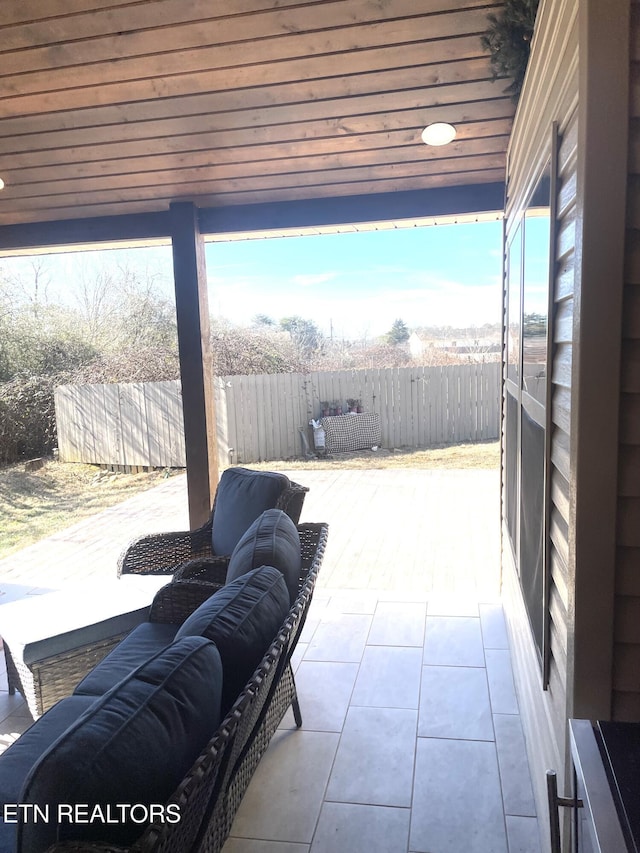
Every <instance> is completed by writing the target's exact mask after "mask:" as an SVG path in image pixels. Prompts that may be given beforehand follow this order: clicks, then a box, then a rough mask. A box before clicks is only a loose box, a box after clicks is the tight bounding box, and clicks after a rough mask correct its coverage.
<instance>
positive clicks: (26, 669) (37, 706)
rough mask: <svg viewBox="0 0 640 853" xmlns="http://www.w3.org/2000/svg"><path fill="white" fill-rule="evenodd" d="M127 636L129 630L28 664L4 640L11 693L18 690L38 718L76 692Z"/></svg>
mask: <svg viewBox="0 0 640 853" xmlns="http://www.w3.org/2000/svg"><path fill="white" fill-rule="evenodd" d="M125 636H126V633H124V634H123V633H119V634H115V635H114V636H112V637H107V638H105V639H101V640H97V641H95V642H92V643H89V644H87V645H84V646H78V647H77V648H75V649H70V650H69V651H66V652H61V653H60V654H57V655H52V656H51V657H49V658H44V659H42V660H37V661H34V662H33V663H29V664H27V663H24V661H23V660H22V658H21V657H20V656H19V655H16V656H15V657H14V655H13V654H12V652H11V648H10V647H9V646H8V645H7V643H6V642H4V643H3V645H4V659H5V663H6V666H7V681H8V685H9V693H15V691H16V690H18V691H19V692H20V693H21V694H22V695H23V696H24V698H25V701H26V703H27V706H28V707H29V711H30V712H31V716H32V717H33V718H34V720H36V719H37V718H38V717H40V716H41V715H42V714H44V712H45V711H46V710H48V709H49V708H50V707H51V706H52V705H55V703H56V702H57V701H58V700H59V699H64V698H65V696H69V695H70V694H71V693H73V689H74V687H75V686H76V684H79V683H80V681H82V679H83V678H84V677H85V675H87V674H88V673H89V672H91V670H92V669H93V668H94V666H97V664H99V663H100V661H101V660H102V658H104V657H106V656H107V655H108V654H109V652H110V651H111V650H112V649H114V648H115V647H116V646H117V645H118V643H119V642H120V640H122V639H123V638H124V637H125Z"/></svg>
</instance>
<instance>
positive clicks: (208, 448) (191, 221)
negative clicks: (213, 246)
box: [170, 202, 218, 528]
mask: <svg viewBox="0 0 640 853" xmlns="http://www.w3.org/2000/svg"><path fill="white" fill-rule="evenodd" d="M170 220H171V242H172V247H173V274H174V279H175V289H176V315H177V319H178V349H179V353H180V375H181V378H182V406H183V413H184V438H185V452H186V460H187V492H188V497H189V521H190V524H191V527H192V528H196V527H199V526H200V525H202V524H204V522H205V521H206V520H207V518H208V517H209V514H210V512H211V504H212V498H213V494H214V493H215V488H216V485H217V482H218V460H217V442H216V427H215V408H214V400H213V375H212V363H211V344H210V341H211V336H210V334H209V307H208V299H207V276H206V269H205V257H204V242H203V240H202V236H201V235H200V233H199V230H198V219H197V211H196V207H195V205H193V204H192V203H191V202H176V203H173V204H171V206H170Z"/></svg>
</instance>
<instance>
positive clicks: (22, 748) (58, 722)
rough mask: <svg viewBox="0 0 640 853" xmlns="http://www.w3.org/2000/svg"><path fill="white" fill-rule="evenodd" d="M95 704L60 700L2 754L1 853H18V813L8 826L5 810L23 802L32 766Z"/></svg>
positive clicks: (78, 698) (80, 699)
mask: <svg viewBox="0 0 640 853" xmlns="http://www.w3.org/2000/svg"><path fill="white" fill-rule="evenodd" d="M94 702H95V697H94V696H69V697H68V698H67V699H61V700H60V702H56V704H55V705H54V706H53V707H52V708H49V710H48V711H47V712H46V713H44V714H43V715H42V716H41V717H40V719H39V720H38V721H37V723H34V725H32V726H31V727H30V728H28V729H27V730H26V732H24V734H22V735H21V736H20V737H19V738H18V740H17V741H16V742H15V743H12V744H11V746H10V747H9V748H8V749H7V750H6V751H5V752H4V753H3V754H2V755H0V853H15V849H16V836H17V829H18V827H17V823H15V822H14V821H15V819H16V817H17V816H16V815H15V812H10V813H8V815H7V817H9V819H10V822H9V823H5V822H4V821H3V820H2V817H3V814H4V809H3V807H4V806H5V805H11V804H13V805H17V804H18V803H20V802H21V800H20V797H21V793H22V788H23V786H24V783H25V781H26V778H27V776H28V775H29V772H30V770H31V768H32V767H33V765H34V764H35V763H36V761H37V760H38V759H39V758H40V756H41V755H42V753H43V752H44V751H45V750H46V749H48V748H49V747H50V746H51V744H52V743H53V741H55V740H57V739H58V738H59V737H60V735H61V734H62V733H63V732H64V731H65V729H67V728H68V727H69V726H70V725H72V724H73V723H74V722H75V721H76V720H77V719H78V717H79V716H80V715H81V714H82V713H84V711H86V710H87V709H88V708H90V707H91V705H93V703H94Z"/></svg>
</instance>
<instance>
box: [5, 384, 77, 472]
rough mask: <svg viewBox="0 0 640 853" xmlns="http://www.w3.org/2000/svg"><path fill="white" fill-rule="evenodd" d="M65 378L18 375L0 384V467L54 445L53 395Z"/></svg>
mask: <svg viewBox="0 0 640 853" xmlns="http://www.w3.org/2000/svg"><path fill="white" fill-rule="evenodd" d="M65 379H66V377H61V376H60V375H59V374H58V375H54V376H18V377H15V378H14V379H12V380H11V381H9V382H2V383H0V465H10V464H11V463H12V462H18V461H20V460H21V459H29V458H31V457H33V456H42V455H45V454H48V453H51V452H52V451H53V448H54V447H55V446H56V419H55V407H54V402H53V392H54V389H55V387H56V385H60V384H61V383H62V382H63V381H65Z"/></svg>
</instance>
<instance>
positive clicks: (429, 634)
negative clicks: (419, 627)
mask: <svg viewBox="0 0 640 853" xmlns="http://www.w3.org/2000/svg"><path fill="white" fill-rule="evenodd" d="M423 661H424V663H425V664H426V665H429V664H430V665H433V666H482V667H483V666H484V649H483V646H482V634H481V632H480V619H478V618H472V617H467V616H451V617H448V616H427V628H426V633H425V641H424V658H423Z"/></svg>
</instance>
